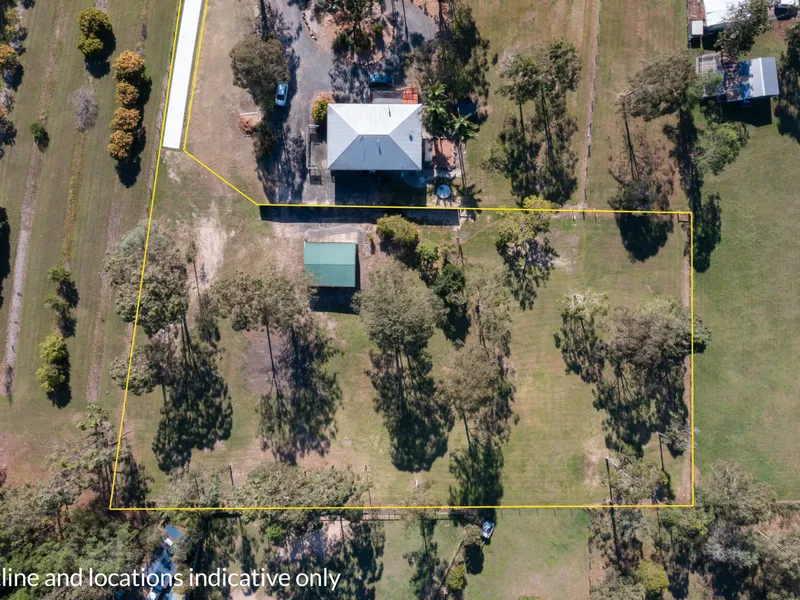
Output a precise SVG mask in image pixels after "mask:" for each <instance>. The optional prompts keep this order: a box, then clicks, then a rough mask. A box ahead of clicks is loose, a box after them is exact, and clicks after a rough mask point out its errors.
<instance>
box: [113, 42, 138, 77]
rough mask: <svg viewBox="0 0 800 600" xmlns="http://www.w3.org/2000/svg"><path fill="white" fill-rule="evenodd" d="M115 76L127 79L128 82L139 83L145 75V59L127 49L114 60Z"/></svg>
mask: <svg viewBox="0 0 800 600" xmlns="http://www.w3.org/2000/svg"><path fill="white" fill-rule="evenodd" d="M113 66H114V77H116V79H117V81H127V82H128V83H133V84H135V83H138V82H140V81H141V80H142V77H143V75H144V68H145V62H144V59H143V58H142V57H141V56H139V55H138V54H136V53H135V52H131V51H130V50H125V52H123V53H122V54H120V55H119V56H118V57H117V59H116V60H115V61H114V65H113Z"/></svg>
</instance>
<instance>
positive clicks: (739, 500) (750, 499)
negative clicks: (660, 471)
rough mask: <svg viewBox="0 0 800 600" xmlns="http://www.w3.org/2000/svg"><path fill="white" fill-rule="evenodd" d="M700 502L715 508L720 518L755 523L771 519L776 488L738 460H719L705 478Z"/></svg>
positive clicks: (741, 522)
mask: <svg viewBox="0 0 800 600" xmlns="http://www.w3.org/2000/svg"><path fill="white" fill-rule="evenodd" d="M700 503H701V504H702V505H704V506H707V507H709V508H710V509H712V510H713V512H714V515H715V516H716V517H717V519H722V520H724V521H726V522H728V523H732V524H734V525H738V526H747V525H755V524H757V523H759V522H761V521H765V520H767V519H768V518H769V516H770V514H771V512H772V509H773V506H774V503H775V490H774V489H772V488H771V487H770V486H769V485H767V484H766V483H764V482H761V481H759V480H758V479H757V478H756V476H755V475H753V474H752V473H749V472H748V471H745V470H744V469H742V467H741V466H739V465H737V464H735V463H732V462H723V463H717V464H714V465H712V467H711V472H710V473H709V474H708V475H707V476H706V477H704V483H703V487H702V492H701V494H700Z"/></svg>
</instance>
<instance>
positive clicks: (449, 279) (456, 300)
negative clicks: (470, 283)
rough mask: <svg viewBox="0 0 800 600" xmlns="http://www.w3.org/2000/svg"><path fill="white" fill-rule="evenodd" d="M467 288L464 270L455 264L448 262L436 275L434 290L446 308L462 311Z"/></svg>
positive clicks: (465, 300)
mask: <svg viewBox="0 0 800 600" xmlns="http://www.w3.org/2000/svg"><path fill="white" fill-rule="evenodd" d="M423 244H424V242H423ZM466 288H467V278H466V275H465V274H464V269H462V268H461V267H459V266H458V265H457V264H455V263H451V262H446V263H445V264H444V266H443V267H442V269H441V270H440V271H439V273H438V274H437V275H436V278H435V279H434V281H433V288H432V289H433V293H434V294H436V295H437V296H439V298H441V299H442V302H444V304H445V306H447V307H449V308H451V309H456V310H458V311H460V310H462V309H463V308H464V307H465V306H466V303H467V298H466V294H465V290H466Z"/></svg>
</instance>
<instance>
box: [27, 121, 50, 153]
mask: <svg viewBox="0 0 800 600" xmlns="http://www.w3.org/2000/svg"><path fill="white" fill-rule="evenodd" d="M28 130H29V131H30V132H31V135H32V136H33V141H35V142H36V145H37V146H39V149H43V148H46V147H47V144H48V143H49V142H50V136H49V135H48V134H47V130H46V129H45V128H44V123H42V122H41V121H34V122H33V123H31V124H30V125H29V126H28Z"/></svg>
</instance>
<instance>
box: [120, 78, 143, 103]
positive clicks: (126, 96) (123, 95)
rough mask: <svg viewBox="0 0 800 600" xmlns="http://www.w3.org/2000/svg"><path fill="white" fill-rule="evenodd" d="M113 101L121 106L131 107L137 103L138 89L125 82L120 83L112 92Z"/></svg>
mask: <svg viewBox="0 0 800 600" xmlns="http://www.w3.org/2000/svg"><path fill="white" fill-rule="evenodd" d="M114 100H115V101H116V103H117V104H121V105H122V106H133V105H134V104H136V103H137V102H138V101H139V88H137V87H136V86H135V85H131V84H130V83H128V82H127V81H120V82H119V83H118V84H117V89H116V90H115V92H114Z"/></svg>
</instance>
